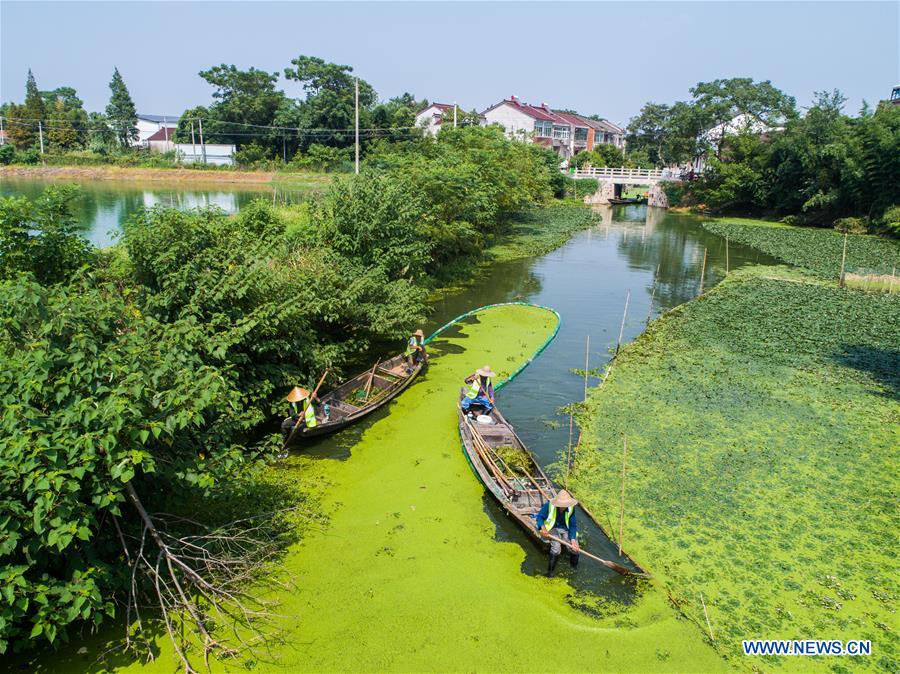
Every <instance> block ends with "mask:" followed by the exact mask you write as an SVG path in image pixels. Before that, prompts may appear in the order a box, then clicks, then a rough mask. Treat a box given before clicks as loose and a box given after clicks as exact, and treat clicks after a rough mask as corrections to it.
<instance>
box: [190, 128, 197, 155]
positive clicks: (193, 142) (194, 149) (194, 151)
mask: <svg viewBox="0 0 900 674" xmlns="http://www.w3.org/2000/svg"><path fill="white" fill-rule="evenodd" d="M191 154H192V155H193V157H194V163H195V164H196V163H197V142H196V140H195V139H194V120H193V119H192V120H191Z"/></svg>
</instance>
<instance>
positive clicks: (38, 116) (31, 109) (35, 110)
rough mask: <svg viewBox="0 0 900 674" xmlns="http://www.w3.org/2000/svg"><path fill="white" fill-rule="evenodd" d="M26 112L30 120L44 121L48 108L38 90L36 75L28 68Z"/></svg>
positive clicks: (35, 121)
mask: <svg viewBox="0 0 900 674" xmlns="http://www.w3.org/2000/svg"><path fill="white" fill-rule="evenodd" d="M24 114H25V117H26V119H27V120H28V121H30V122H34V123H35V124H37V122H39V121H40V122H43V121H44V120H45V118H46V110H45V108H44V99H43V97H42V96H41V92H40V91H38V87H37V83H36V82H35V81H34V75H33V74H32V73H31V69H29V70H28V79H27V80H26V82H25V108H24Z"/></svg>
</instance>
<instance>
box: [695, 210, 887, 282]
mask: <svg viewBox="0 0 900 674" xmlns="http://www.w3.org/2000/svg"><path fill="white" fill-rule="evenodd" d="M703 227H704V228H706V229H707V230H709V231H710V232H712V233H713V234H718V235H719V236H727V237H728V238H729V240H731V241H737V242H738V243H743V244H746V245H748V246H753V247H754V248H756V249H758V250H761V251H763V252H764V253H768V254H769V255H772V256H773V257H777V258H778V259H780V260H783V261H785V262H787V263H789V264H793V265H796V266H798V267H803V268H804V269H808V270H810V271H812V272H815V273H816V274H821V275H823V276H825V277H827V278H834V279H836V278H837V277H838V276H839V275H840V271H841V257H842V255H843V249H844V235H843V234H842V233H841V232H836V231H835V230H833V229H818V228H814V227H797V226H792V225H783V224H780V223H773V222H767V221H765V220H751V219H749V218H721V219H716V220H709V221H706V222H704V223H703ZM898 264H900V241H896V240H893V239H886V238H883V237H879V236H871V235H865V234H850V235H849V236H848V237H847V259H846V262H845V265H846V268H845V271H847V272H854V273H858V274H890V273H891V272H892V270H894V269H895V268H896V267H897V266H898Z"/></svg>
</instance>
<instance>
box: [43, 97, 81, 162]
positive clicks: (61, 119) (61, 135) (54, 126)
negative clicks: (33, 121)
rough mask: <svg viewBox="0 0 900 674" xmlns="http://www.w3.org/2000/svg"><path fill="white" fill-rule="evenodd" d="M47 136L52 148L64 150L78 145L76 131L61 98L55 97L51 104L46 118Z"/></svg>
mask: <svg viewBox="0 0 900 674" xmlns="http://www.w3.org/2000/svg"><path fill="white" fill-rule="evenodd" d="M47 138H48V139H49V141H50V146H51V147H52V148H53V149H54V150H59V151H62V152H65V151H67V150H72V149H74V148H76V147H77V146H78V131H77V130H76V129H75V125H74V124H73V123H72V120H71V119H70V118H69V115H68V112H67V111H66V108H65V104H64V103H63V101H62V100H61V99H57V100H56V102H55V103H54V104H53V107H52V108H51V112H50V115H49V116H48V118H47Z"/></svg>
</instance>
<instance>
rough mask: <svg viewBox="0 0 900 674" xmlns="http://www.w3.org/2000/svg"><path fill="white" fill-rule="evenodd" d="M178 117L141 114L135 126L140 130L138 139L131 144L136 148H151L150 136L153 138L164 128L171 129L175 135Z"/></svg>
mask: <svg viewBox="0 0 900 674" xmlns="http://www.w3.org/2000/svg"><path fill="white" fill-rule="evenodd" d="M178 117H179V116H178V115H141V114H139V115H138V116H137V124H136V125H135V126H136V127H137V130H138V135H137V139H135V140H134V141H132V143H131V144H132V145H133V146H134V147H149V145H147V141H149V140H150V136H153V135H154V134H156V133H157V132H159V130H160V129H163V128H167V129H171V130H172V133H174V132H175V127H177V126H178Z"/></svg>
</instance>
